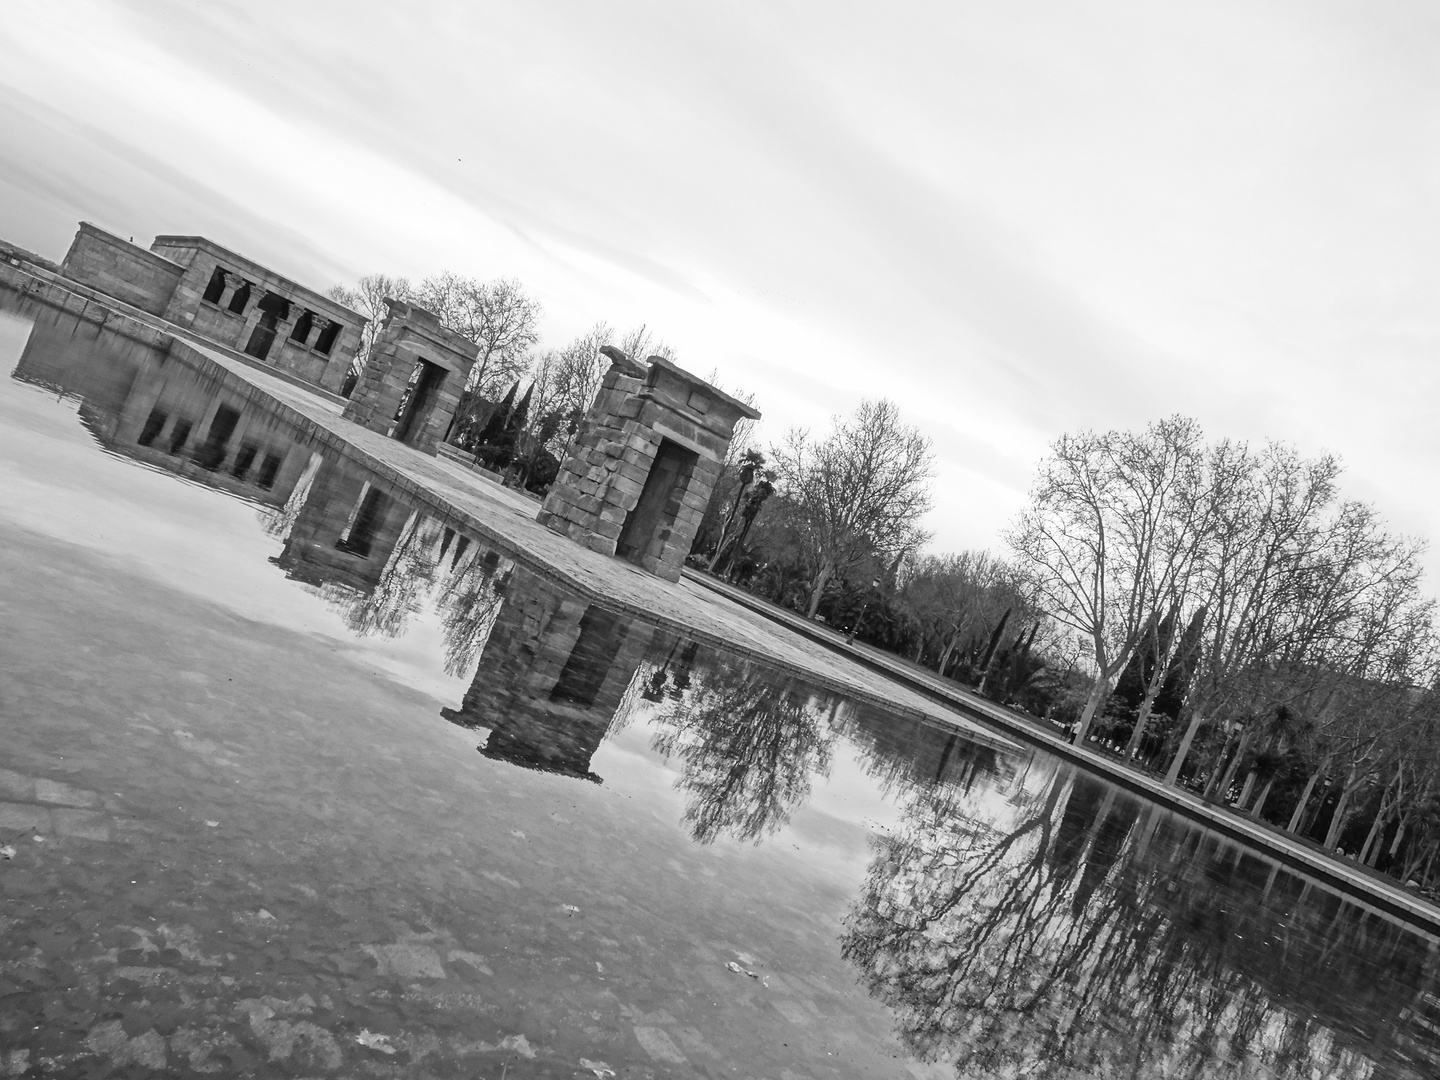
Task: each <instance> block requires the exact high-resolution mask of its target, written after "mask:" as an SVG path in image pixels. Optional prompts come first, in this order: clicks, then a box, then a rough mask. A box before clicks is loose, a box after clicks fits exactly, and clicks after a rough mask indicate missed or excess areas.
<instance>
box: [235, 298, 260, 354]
mask: <svg viewBox="0 0 1440 1080" xmlns="http://www.w3.org/2000/svg"><path fill="white" fill-rule="evenodd" d="M257 293H258V294H259V295H256V294H257ZM250 297H251V302H250V313H249V314H248V315H246V316H245V325H244V326H242V327H241V328H240V334H239V336H238V337H236V339H235V340H234V341H233V342H231V343H230V344H231V347H232V348H234V349H236V350H238V351H239V352H245V346H246V345H248V344H250V335H251V334H253V333H254V332H255V327H256V325H257V324H258V323H259V322H260V316H261V315H262V314H263V312H262V311H261V310H260V301H261V300H263V299H265V290H264V289H255V288H253V287H252V288H251V290H250ZM247 355H248V354H247Z"/></svg>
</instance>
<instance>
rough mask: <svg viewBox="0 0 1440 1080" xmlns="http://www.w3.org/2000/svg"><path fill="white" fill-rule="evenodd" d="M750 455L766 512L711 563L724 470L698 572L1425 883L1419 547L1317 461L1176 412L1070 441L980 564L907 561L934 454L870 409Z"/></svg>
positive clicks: (1048, 462) (886, 412)
mask: <svg viewBox="0 0 1440 1080" xmlns="http://www.w3.org/2000/svg"><path fill="white" fill-rule="evenodd" d="M746 453H747V454H748V455H749V456H748V457H746V458H745V461H746V463H747V465H748V467H749V468H750V469H751V471H752V473H753V472H756V471H758V472H760V473H762V474H763V475H765V476H766V477H768V478H769V479H770V480H771V481H772V482H773V485H774V487H773V494H772V495H770V496H769V497H768V499H767V500H766V502H765V504H764V511H763V512H762V513H759V514H757V515H754V517H755V520H753V522H748V523H747V525H746V529H745V532H744V537H745V539H744V541H743V543H742V544H741V545H740V546H741V550H740V551H739V552H738V553H737V552H735V551H730V552H728V553H725V554H724V555H723V557H722V558H719V559H716V558H715V549H716V548H717V547H720V546H722V545H723V544H724V543H725V540H724V536H725V535H726V534H727V533H729V534H730V535H731V536H732V538H733V537H734V536H735V534H734V531H733V530H729V529H726V528H724V527H721V526H720V525H719V524H718V523H721V522H724V521H725V520H727V519H728V518H729V517H730V516H731V515H733V514H734V513H735V508H736V506H737V505H740V506H743V505H744V496H743V495H742V494H741V491H742V488H743V484H742V478H741V474H740V471H739V470H738V469H737V470H736V471H735V473H734V475H733V477H731V478H728V483H729V485H730V488H729V490H717V493H716V496H715V501H716V504H717V511H716V513H715V514H714V515H708V516H707V519H706V526H705V527H702V530H701V535H700V536H699V537H697V542H696V547H697V553H698V556H697V557H696V558H695V559H694V560H692V561H694V562H696V563H697V564H698V565H701V566H705V565H709V566H710V567H711V568H712V569H717V568H718V570H719V571H720V572H721V573H722V574H723V575H724V576H727V577H729V578H730V579H731V580H733V581H735V582H736V583H738V584H741V585H744V586H745V587H747V588H750V589H751V590H753V591H755V592H757V593H760V594H761V595H764V596H766V597H768V598H769V599H771V600H774V601H776V602H777V603H780V604H783V605H786V606H789V607H791V608H794V609H795V610H797V611H800V612H804V613H806V614H808V615H810V616H812V617H818V618H820V619H823V620H824V621H827V622H830V623H832V624H834V625H837V626H840V627H845V628H848V629H849V630H850V631H851V632H852V633H858V634H859V636H860V637H861V638H862V639H863V640H865V641H867V642H869V643H870V644H872V645H876V646H879V647H881V648H885V649H889V650H890V651H893V652H896V653H899V654H901V655H903V656H906V657H907V658H909V659H910V660H912V661H913V662H915V663H917V664H922V665H924V666H926V667H929V668H931V669H932V670H934V671H936V672H938V673H939V674H940V675H942V676H945V677H947V678H951V679H954V680H956V681H958V682H960V683H962V684H965V685H968V686H970V687H972V688H974V689H976V690H978V691H979V692H981V693H983V694H985V695H986V696H989V697H992V698H994V699H996V700H998V701H1000V702H1002V703H1005V704H1009V705H1012V706H1016V707H1019V708H1022V709H1025V710H1027V711H1029V712H1031V713H1033V714H1034V715H1036V716H1037V717H1041V718H1045V719H1050V720H1052V721H1055V722H1056V723H1057V724H1060V725H1063V726H1064V727H1065V729H1066V730H1067V731H1068V732H1070V734H1071V736H1072V738H1074V739H1075V740H1076V741H1082V742H1086V743H1088V744H1089V745H1091V746H1092V748H1096V749H1100V750H1102V751H1105V752H1109V753H1111V754H1113V755H1114V756H1116V757H1118V758H1119V759H1121V760H1122V761H1124V762H1125V763H1127V764H1129V765H1131V766H1133V767H1136V768H1140V769H1146V770H1151V771H1154V772H1155V773H1156V774H1157V775H1163V776H1164V777H1165V779H1166V780H1167V782H1169V783H1170V784H1172V785H1185V786H1187V787H1189V788H1191V789H1193V790H1195V791H1196V792H1198V793H1200V794H1202V795H1204V796H1206V797H1207V798H1211V799H1215V800H1219V801H1222V802H1226V803H1229V804H1232V805H1233V806H1234V807H1235V808H1236V809H1237V810H1239V811H1241V812H1243V813H1245V814H1248V815H1249V816H1251V817H1252V818H1254V819H1256V820H1261V821H1266V822H1268V823H1270V824H1271V825H1273V826H1275V827H1277V828H1280V829H1284V830H1286V831H1288V832H1290V833H1292V834H1295V835H1297V836H1301V837H1305V838H1309V839H1311V840H1313V841H1314V842H1316V843H1317V844H1319V845H1321V846H1323V847H1325V848H1327V849H1330V850H1333V851H1336V852H1340V853H1344V854H1348V855H1350V856H1352V857H1354V858H1356V859H1358V860H1360V861H1362V862H1364V863H1365V864H1367V865H1369V866H1371V867H1374V868H1377V869H1379V870H1383V871H1387V872H1389V873H1391V874H1393V875H1394V876H1395V877H1397V878H1399V879H1400V880H1401V881H1402V882H1409V883H1412V884H1414V885H1415V886H1417V887H1420V888H1422V889H1426V890H1430V889H1434V888H1435V886H1436V885H1437V883H1440V876H1437V873H1440V867H1437V865H1436V863H1437V856H1440V687H1437V676H1440V652H1437V640H1436V628H1435V604H1434V601H1433V600H1432V599H1431V598H1430V597H1428V596H1427V595H1426V593H1425V591H1424V588H1423V580H1422V578H1423V575H1422V567H1421V558H1422V556H1423V553H1424V545H1423V543H1422V542H1420V541H1418V540H1415V539H1413V538H1409V537H1405V536H1401V535H1398V534H1396V533H1395V532H1394V531H1393V530H1391V529H1390V528H1389V527H1388V526H1387V525H1386V523H1385V522H1384V521H1383V520H1382V518H1381V517H1380V515H1379V514H1378V513H1377V512H1376V511H1375V509H1374V508H1373V507H1371V506H1369V505H1367V504H1365V503H1363V502H1360V501H1358V500H1355V499H1351V498H1346V497H1344V495H1343V494H1342V492H1341V490H1340V479H1341V472H1342V470H1341V466H1340V463H1339V462H1338V461H1337V460H1336V459H1335V458H1334V457H1333V456H1330V455H1320V456H1317V457H1313V458H1307V457H1304V456H1302V455H1301V454H1299V453H1298V452H1297V451H1296V450H1295V449H1294V448H1292V447H1289V446H1286V445H1284V444H1281V443H1278V442H1267V443H1264V444H1263V445H1252V444H1250V443H1247V442H1244V441H1240V440H1235V439H1218V440H1214V439H1207V438H1206V437H1205V435H1204V433H1203V432H1202V431H1201V429H1200V426H1199V425H1198V423H1196V422H1195V421H1194V420H1192V419H1189V418H1186V417H1180V416H1176V417H1170V418H1167V419H1164V420H1161V421H1157V422H1155V423H1152V424H1150V425H1148V426H1147V427H1145V428H1144V429H1143V430H1140V431H1110V432H1100V433H1096V432H1080V433H1075V434H1067V435H1064V436H1062V437H1061V438H1060V439H1058V440H1056V442H1055V443H1054V444H1053V445H1052V446H1051V448H1050V450H1049V453H1048V454H1047V455H1046V457H1045V458H1044V459H1043V460H1042V461H1041V463H1040V465H1039V467H1038V469H1037V472H1036V477H1035V481H1034V485H1033V487H1032V489H1031V491H1030V495H1029V499H1028V503H1027V506H1026V508H1025V509H1024V511H1023V512H1022V513H1021V514H1020V515H1019V517H1018V518H1017V520H1016V521H1015V522H1014V523H1013V524H1012V525H1011V527H1010V528H1009V529H1007V530H1006V532H1005V534H1004V541H1005V545H1006V549H1007V550H1006V551H1005V553H1004V554H1003V555H996V554H993V553H990V552H983V551H968V552H961V553H958V554H954V553H951V554H937V553H931V552H926V551H925V550H924V549H923V545H924V543H925V541H926V539H927V538H926V536H925V534H924V533H923V532H922V531H921V530H920V529H919V528H918V525H917V518H918V517H919V515H920V514H921V513H922V512H923V510H924V509H925V508H926V507H928V505H929V500H930V480H931V469H930V454H929V444H928V442H927V441H926V440H925V439H924V438H923V436H921V435H920V434H919V432H918V431H916V430H915V429H913V428H911V427H908V426H907V425H905V424H904V423H903V422H902V421H901V420H900V419H899V417H898V414H897V413H896V410H895V408H894V406H893V405H892V404H890V403H888V402H884V401H880V402H866V403H864V404H862V405H861V407H860V408H859V409H858V410H857V411H856V413H855V414H854V415H853V416H851V417H849V418H846V419H837V420H836V421H835V423H834V425H833V428H832V430H831V432H830V434H828V435H827V436H825V437H823V438H820V439H814V438H812V437H811V436H810V435H809V434H808V433H804V432H799V433H791V434H790V435H789V436H788V437H787V438H786V439H785V440H783V441H782V442H781V443H779V444H778V445H775V446H773V447H771V448H770V457H769V458H768V459H766V458H765V457H764V456H763V455H760V454H759V453H758V452H756V451H754V450H753V449H751V450H747V451H746ZM726 483H727V478H724V477H722V488H723V487H724V485H725V484H726ZM751 490H753V487H752V489H751ZM707 545H708V546H707ZM707 553H708V554H707ZM857 624H858V625H857Z"/></svg>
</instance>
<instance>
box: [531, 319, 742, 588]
mask: <svg viewBox="0 0 1440 1080" xmlns="http://www.w3.org/2000/svg"><path fill="white" fill-rule="evenodd" d="M601 351H602V352H603V353H604V354H605V356H606V357H607V358H608V359H609V360H610V369H609V371H607V372H606V373H605V377H604V379H603V381H602V382H601V384H600V391H599V393H598V394H597V395H596V397H595V403H594V404H593V405H591V407H590V411H589V412H587V413H586V414H585V419H584V421H583V422H582V423H581V425H580V430H579V432H577V433H576V436H575V438H574V440H573V441H572V442H571V444H570V447H569V449H568V450H567V452H566V457H565V462H564V464H563V465H562V466H561V468H560V474H559V475H558V476H557V477H556V478H555V483H554V485H553V486H552V487H551V488H550V493H549V494H548V495H547V496H546V498H545V503H544V506H543V507H542V508H541V510H540V515H539V520H540V522H541V524H543V525H545V526H547V527H548V528H550V529H553V530H554V531H555V532H558V533H561V534H563V535H565V536H569V537H571V538H572V539H574V540H577V541H579V542H580V543H583V544H585V545H586V546H587V547H590V548H592V549H593V550H595V551H599V552H601V553H603V554H606V555H612V554H613V555H619V556H620V557H621V558H624V559H628V560H630V561H631V562H633V563H636V564H638V565H640V566H643V567H644V568H645V569H647V570H649V571H650V572H651V573H653V574H656V575H658V576H660V577H662V578H665V579H666V580H668V581H679V580H680V568H681V566H682V565H683V563H684V561H685V556H686V555H688V554H689V553H690V544H691V542H692V541H693V540H694V538H695V531H696V529H698V528H699V526H700V516H701V515H702V514H703V513H704V512H705V506H706V504H707V503H708V502H709V501H710V494H711V492H712V491H713V490H714V488H715V482H716V480H718V479H719V476H720V468H721V465H722V463H723V462H724V460H725V453H726V451H727V450H728V449H729V447H730V440H731V438H732V437H733V436H734V434H735V425H736V423H737V422H739V421H740V420H742V419H750V420H758V419H759V418H760V414H759V413H758V412H757V411H756V410H755V409H753V408H751V407H750V406H749V405H747V404H745V403H744V402H743V401H738V400H736V399H735V398H733V397H731V396H730V395H729V394H726V393H724V392H723V391H721V390H720V389H718V388H717V387H714V386H711V385H710V384H709V383H707V382H705V381H704V380H703V379H699V378H696V377H695V376H694V375H691V374H690V373H689V372H688V371H685V370H684V369H683V368H680V367H677V366H676V365H675V364H672V363H671V362H670V361H669V360H666V359H665V358H664V357H661V356H652V357H650V358H649V359H648V360H647V361H646V362H645V363H640V362H638V361H636V360H633V359H631V358H630V357H629V356H627V355H626V354H625V353H624V352H622V351H621V350H619V349H617V348H614V347H613V346H608V345H607V346H606V347H605V348H604V349H602V350H601Z"/></svg>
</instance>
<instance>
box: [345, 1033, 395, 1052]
mask: <svg viewBox="0 0 1440 1080" xmlns="http://www.w3.org/2000/svg"><path fill="white" fill-rule="evenodd" d="M355 1041H356V1042H357V1043H359V1044H360V1045H361V1046H363V1047H365V1049H367V1050H379V1051H380V1052H381V1053H382V1054H393V1053H395V1047H393V1046H391V1045H390V1036H389V1035H379V1034H376V1033H375V1032H373V1031H371V1030H370V1029H369V1028H361V1029H360V1034H359V1035H356V1036H355Z"/></svg>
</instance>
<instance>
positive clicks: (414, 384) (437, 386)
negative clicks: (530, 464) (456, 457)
mask: <svg viewBox="0 0 1440 1080" xmlns="http://www.w3.org/2000/svg"><path fill="white" fill-rule="evenodd" d="M385 308H386V314H385V321H384V322H383V323H382V324H381V327H380V332H379V333H378V334H376V336H375V344H374V345H373V346H371V349H370V357H369V359H367V360H366V361H365V370H364V371H362V372H361V373H360V381H359V382H358V383H356V385H355V389H354V391H353V392H352V393H351V395H350V401H349V403H348V404H347V405H346V406H345V412H344V417H345V419H346V420H353V421H354V422H355V423H357V424H359V425H360V426H361V427H364V428H369V429H370V430H371V431H377V432H379V433H380V434H381V435H385V436H388V437H390V438H392V439H399V440H400V441H401V442H403V443H406V444H407V445H409V446H413V447H415V449H417V450H420V451H423V452H424V453H427V454H434V453H435V452H436V450H437V449H438V447H439V445H440V443H441V442H442V441H443V440H444V438H445V434H446V432H448V431H449V430H450V422H451V421H452V420H453V419H454V418H455V409H456V408H457V407H458V406H459V404H460V395H461V394H462V393H463V392H464V390H465V380H466V379H467V378H469V376H470V365H471V364H473V363H474V362H475V357H476V355H477V354H478V353H479V351H480V346H479V345H477V344H475V342H473V341H471V340H470V339H469V338H466V337H464V336H462V335H460V334H457V333H456V332H455V331H453V330H448V329H446V328H445V327H444V326H441V325H440V320H439V318H438V317H436V316H435V315H433V314H431V313H430V312H428V311H426V310H425V309H424V308H422V307H418V306H416V305H415V304H407V303H404V302H402V301H399V300H392V299H390V298H389V297H386V299H385Z"/></svg>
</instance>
